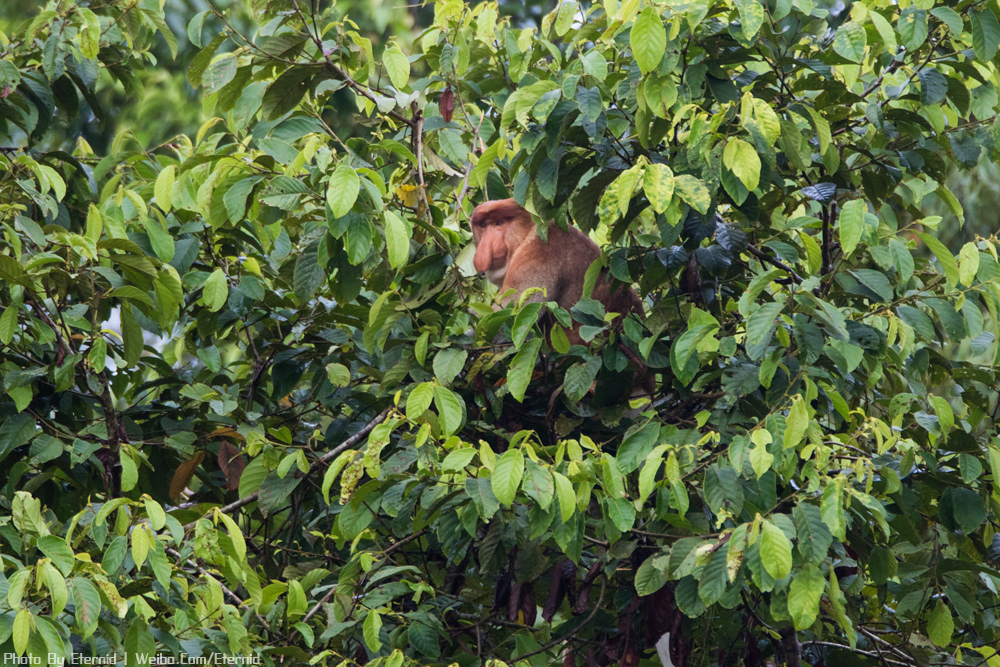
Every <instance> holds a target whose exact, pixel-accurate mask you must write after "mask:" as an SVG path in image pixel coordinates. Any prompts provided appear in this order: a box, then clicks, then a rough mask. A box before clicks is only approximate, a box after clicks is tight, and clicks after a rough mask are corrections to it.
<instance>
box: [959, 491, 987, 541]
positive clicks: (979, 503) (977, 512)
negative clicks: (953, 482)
mask: <svg viewBox="0 0 1000 667" xmlns="http://www.w3.org/2000/svg"><path fill="white" fill-rule="evenodd" d="M951 504H952V515H953V516H954V517H955V522H956V523H957V524H958V527H959V528H961V529H962V532H963V533H965V534H966V535H971V534H972V533H974V532H976V530H978V529H979V527H980V526H981V525H983V522H984V521H986V505H985V503H983V499H982V498H980V497H979V494H978V493H976V492H975V491H973V490H972V489H967V488H965V487H957V488H954V489H953V490H952V503H951Z"/></svg>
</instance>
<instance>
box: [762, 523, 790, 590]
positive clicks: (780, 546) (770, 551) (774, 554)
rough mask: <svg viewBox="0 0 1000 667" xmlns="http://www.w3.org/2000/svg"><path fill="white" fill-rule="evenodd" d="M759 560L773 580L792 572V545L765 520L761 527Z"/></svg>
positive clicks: (778, 530) (777, 529) (779, 530)
mask: <svg viewBox="0 0 1000 667" xmlns="http://www.w3.org/2000/svg"><path fill="white" fill-rule="evenodd" d="M760 558H761V561H762V562H763V563H764V569H765V570H767V573H768V574H770V575H771V576H772V577H774V578H775V579H783V578H784V577H786V576H788V573H789V572H791V570H792V543H791V542H789V541H788V538H787V537H785V533H784V532H782V530H781V529H780V528H778V527H777V526H775V525H774V524H773V523H771V522H770V521H769V520H767V519H765V520H764V522H763V524H762V526H761V533H760Z"/></svg>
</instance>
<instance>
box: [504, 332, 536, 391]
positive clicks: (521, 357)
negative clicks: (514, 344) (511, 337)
mask: <svg viewBox="0 0 1000 667" xmlns="http://www.w3.org/2000/svg"><path fill="white" fill-rule="evenodd" d="M541 346H542V341H541V339H540V338H532V339H531V340H529V341H528V342H527V343H525V344H524V347H522V348H521V349H520V350H518V353H517V354H515V355H514V358H513V359H512V360H511V362H510V367H509V368H508V369H507V387H508V388H509V389H510V395H511V396H513V397H514V399H515V400H516V401H517V402H518V403H520V402H521V401H523V400H524V392H525V391H527V389H528V383H529V382H530V381H531V374H532V372H533V371H534V370H535V359H537V358H538V350H539V349H540V348H541Z"/></svg>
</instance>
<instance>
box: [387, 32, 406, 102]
mask: <svg viewBox="0 0 1000 667" xmlns="http://www.w3.org/2000/svg"><path fill="white" fill-rule="evenodd" d="M382 64H384V65H385V71H386V72H388V73H389V80H390V81H392V85H393V86H395V88H396V90H403V89H404V88H406V84H407V83H408V82H409V81H410V61H409V59H408V58H407V57H406V54H405V53H403V51H402V49H400V48H399V46H398V45H397V44H395V43H393V44H392V45H391V46H389V48H387V49H386V50H385V52H384V53H383V54H382Z"/></svg>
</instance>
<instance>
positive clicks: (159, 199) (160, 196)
mask: <svg viewBox="0 0 1000 667" xmlns="http://www.w3.org/2000/svg"><path fill="white" fill-rule="evenodd" d="M176 174H177V167H176V166H174V165H172V164H171V165H168V166H166V167H164V168H163V171H161V172H160V173H159V175H157V177H156V185H155V186H154V187H153V194H154V195H155V196H156V205H157V206H159V207H160V208H161V209H163V212H164V213H170V208H171V206H172V205H173V199H172V198H171V194H170V193H171V191H172V190H173V187H174V181H175V180H176Z"/></svg>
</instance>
